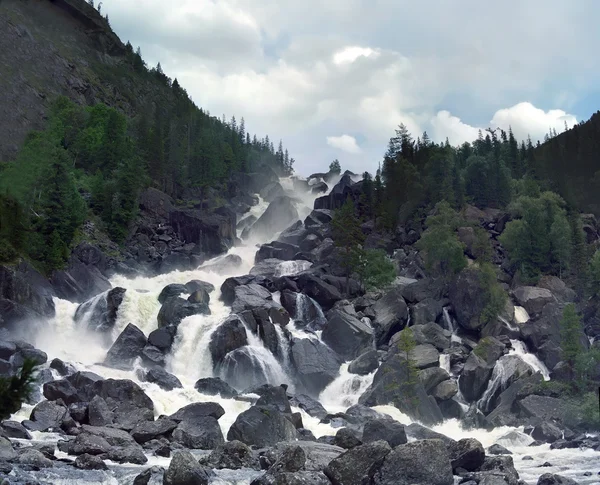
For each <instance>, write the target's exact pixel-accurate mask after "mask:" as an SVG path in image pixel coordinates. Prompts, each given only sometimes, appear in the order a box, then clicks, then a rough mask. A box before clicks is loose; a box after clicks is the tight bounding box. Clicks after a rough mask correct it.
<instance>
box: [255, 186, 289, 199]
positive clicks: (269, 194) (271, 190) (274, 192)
mask: <svg viewBox="0 0 600 485" xmlns="http://www.w3.org/2000/svg"><path fill="white" fill-rule="evenodd" d="M282 195H285V191H284V190H283V187H282V186H281V184H280V183H279V182H271V183H270V184H268V185H266V186H265V187H264V188H263V189H262V190H261V191H260V196H261V197H262V198H263V199H264V200H266V201H267V202H273V200H275V199H276V198H277V197H281V196H282Z"/></svg>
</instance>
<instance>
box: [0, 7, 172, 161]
mask: <svg viewBox="0 0 600 485" xmlns="http://www.w3.org/2000/svg"><path fill="white" fill-rule="evenodd" d="M125 53H126V50H125V46H124V45H123V43H122V42H121V41H120V40H119V38H118V37H117V36H116V35H115V34H114V33H113V32H112V30H111V29H110V27H109V25H108V24H107V22H106V20H105V19H104V18H103V17H102V16H101V15H100V14H99V13H98V12H97V11H96V10H95V9H94V8H92V7H91V6H90V5H88V4H87V3H86V2H85V0H54V1H52V0H2V1H0V161H8V160H11V159H13V158H14V157H15V155H16V153H17V151H18V149H19V147H20V146H21V144H22V142H23V140H24V138H25V136H26V134H27V133H28V132H29V131H31V130H35V129H40V128H42V127H43V125H44V119H45V117H46V113H47V109H48V107H49V104H50V102H51V101H52V100H53V99H55V98H56V96H58V95H65V96H68V97H69V98H71V99H72V100H74V101H75V102H77V103H79V104H94V103H96V102H103V103H106V104H107V105H109V106H113V107H116V108H118V109H120V110H122V111H123V112H125V113H126V114H128V115H133V114H135V112H136V109H137V107H138V106H139V105H140V103H141V99H148V97H150V99H154V97H155V96H156V95H161V96H168V95H169V94H168V92H167V90H165V89H163V88H162V87H161V86H160V85H158V84H156V83H153V82H152V81H151V80H147V79H146V80H144V79H140V76H137V75H136V73H135V71H133V69H132V68H131V66H130V65H129V64H128V63H127V60H126V56H125Z"/></svg>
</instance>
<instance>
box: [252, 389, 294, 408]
mask: <svg viewBox="0 0 600 485" xmlns="http://www.w3.org/2000/svg"><path fill="white" fill-rule="evenodd" d="M246 392H251V393H253V394H258V395H259V396H260V397H259V399H258V401H256V405H257V406H273V407H276V408H277V409H278V410H279V411H280V412H282V413H286V414H290V413H291V412H292V409H291V407H290V401H289V399H288V396H287V392H286V388H285V386H270V385H268V384H265V385H264V386H260V387H259V388H254V389H252V390H249V391H246Z"/></svg>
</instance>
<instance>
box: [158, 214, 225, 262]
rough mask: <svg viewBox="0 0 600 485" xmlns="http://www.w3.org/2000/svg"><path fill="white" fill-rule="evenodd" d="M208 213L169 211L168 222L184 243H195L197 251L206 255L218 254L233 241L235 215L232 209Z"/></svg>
mask: <svg viewBox="0 0 600 485" xmlns="http://www.w3.org/2000/svg"><path fill="white" fill-rule="evenodd" d="M221 212H222V213H220V214H216V213H213V214H209V213H205V212H200V211H196V210H186V209H179V210H173V211H171V212H170V213H169V222H170V224H171V226H172V227H173V229H174V231H175V234H176V235H177V237H178V238H179V239H180V240H181V241H184V242H186V243H195V244H196V245H197V247H198V251H199V252H200V253H203V254H205V255H207V256H209V257H210V256H218V255H219V254H223V253H225V252H227V251H228V250H229V248H230V247H232V246H233V245H234V243H235V239H236V231H235V222H236V215H235V213H234V212H233V211H226V210H225V211H221Z"/></svg>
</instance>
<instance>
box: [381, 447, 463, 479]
mask: <svg viewBox="0 0 600 485" xmlns="http://www.w3.org/2000/svg"><path fill="white" fill-rule="evenodd" d="M373 483H374V484H375V485H452V484H453V483H454V478H453V475H452V466H451V464H450V456H449V454H448V451H447V449H446V445H445V444H444V442H443V441H441V440H435V439H434V440H421V441H414V442H412V443H407V444H404V445H399V446H397V447H396V448H394V449H393V450H392V451H391V452H390V453H389V454H388V455H387V456H386V458H385V460H384V463H383V466H382V467H381V469H380V470H379V471H378V472H377V473H376V474H375V477H374V482H373Z"/></svg>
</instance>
